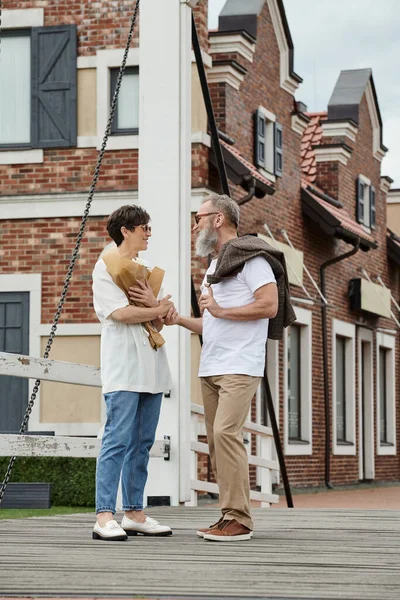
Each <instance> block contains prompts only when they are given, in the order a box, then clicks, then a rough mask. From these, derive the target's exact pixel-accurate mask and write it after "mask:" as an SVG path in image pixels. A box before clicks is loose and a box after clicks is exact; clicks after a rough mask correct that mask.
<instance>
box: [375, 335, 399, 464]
mask: <svg viewBox="0 0 400 600" xmlns="http://www.w3.org/2000/svg"><path fill="white" fill-rule="evenodd" d="M394 352H395V337H394V336H390V335H387V334H383V333H378V334H377V365H376V367H377V369H376V370H377V373H376V378H377V381H376V396H377V402H376V404H377V406H376V410H377V444H378V449H377V451H378V454H396V407H395V357H394Z"/></svg>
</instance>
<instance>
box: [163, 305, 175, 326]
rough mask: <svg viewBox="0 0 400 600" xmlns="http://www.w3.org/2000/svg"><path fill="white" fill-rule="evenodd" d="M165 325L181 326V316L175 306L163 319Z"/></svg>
mask: <svg viewBox="0 0 400 600" xmlns="http://www.w3.org/2000/svg"><path fill="white" fill-rule="evenodd" d="M163 323H164V325H179V314H178V311H177V310H176V308H175V306H173V307H172V308H170V309H169V311H168V313H167V314H166V316H165V317H164V319H163Z"/></svg>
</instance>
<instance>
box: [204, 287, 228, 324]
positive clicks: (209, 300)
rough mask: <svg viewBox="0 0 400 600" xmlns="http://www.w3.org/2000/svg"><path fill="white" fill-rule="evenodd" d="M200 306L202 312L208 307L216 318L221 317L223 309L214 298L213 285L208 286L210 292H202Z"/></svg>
mask: <svg viewBox="0 0 400 600" xmlns="http://www.w3.org/2000/svg"><path fill="white" fill-rule="evenodd" d="M199 306H200V311H201V314H203V312H204V311H205V310H206V309H207V310H208V312H209V313H210V314H211V315H212V316H213V317H216V318H221V315H222V311H223V309H222V308H221V307H220V305H219V304H217V302H216V301H215V300H214V293H213V291H212V287H211V286H208V294H207V295H206V294H202V295H201V296H200V300H199Z"/></svg>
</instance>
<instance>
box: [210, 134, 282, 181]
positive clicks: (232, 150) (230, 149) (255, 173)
mask: <svg viewBox="0 0 400 600" xmlns="http://www.w3.org/2000/svg"><path fill="white" fill-rule="evenodd" d="M220 142H221V146H223V147H224V148H226V150H228V152H230V153H231V154H232V155H233V156H234V157H235V158H236V159H237V160H239V161H240V162H241V163H242V165H243V166H244V167H246V169H248V170H249V171H250V173H251V174H252V175H253V177H255V178H256V179H257V180H258V181H260V182H261V183H263V184H264V185H268V186H269V187H274V184H273V183H272V181H269V179H267V178H266V177H264V175H262V174H261V173H260V172H259V171H258V169H257V167H255V166H254V165H253V164H251V162H249V161H248V160H246V159H245V158H244V156H242V155H241V154H240V152H239V150H237V149H236V148H235V147H234V146H231V145H230V144H228V143H227V142H225V141H224V140H220Z"/></svg>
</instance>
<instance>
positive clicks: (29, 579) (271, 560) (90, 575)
mask: <svg viewBox="0 0 400 600" xmlns="http://www.w3.org/2000/svg"><path fill="white" fill-rule="evenodd" d="M149 512H150V513H151V514H153V515H154V516H156V517H160V519H162V520H163V521H165V522H168V523H169V524H170V525H171V526H172V527H173V529H174V535H173V536H172V537H171V538H163V539H162V538H158V539H150V538H144V537H136V538H131V539H129V540H128V541H127V542H122V543H114V544H112V543H107V542H100V541H94V540H92V539H91V528H92V526H93V522H94V515H92V514H85V515H68V516H65V517H62V518H61V517H47V518H32V519H19V520H4V521H1V522H0V596H1V595H3V596H13V597H14V598H15V597H35V598H37V597H39V598H40V597H46V598H52V597H61V598H72V597H75V598H79V597H80V598H83V597H85V598H99V597H101V598H103V599H104V598H138V597H139V598H152V599H153V598H162V599H163V600H165V599H166V598H174V599H179V600H183V599H184V598H187V599H191V600H200V599H202V598H203V599H204V600H212V599H215V600H217V599H218V600H220V599H222V598H224V599H225V600H227V599H235V600H238V599H246V600H249V599H260V598H266V599H269V600H273V599H274V600H277V599H280V600H306V599H307V600H339V599H340V600H344V599H345V600H399V598H400V511H393V510H379V511H376V510H350V509H345V510H338V509H327V510H324V509H322V510H321V509H319V510H318V509H295V510H288V509H284V508H283V509H282V508H281V509H274V510H270V509H255V511H254V513H255V522H256V533H255V535H254V538H253V540H251V541H250V542H234V543H229V544H217V543H213V542H206V541H204V540H202V539H200V538H197V537H196V535H195V529H196V528H197V527H198V526H201V527H202V526H205V525H208V524H209V523H211V522H213V521H214V520H216V518H217V515H218V511H217V510H216V509H214V508H206V507H205V508H197V509H196V508H179V507H171V508H162V509H158V510H157V511H156V510H155V509H152V510H151V511H149ZM119 516H120V515H119Z"/></svg>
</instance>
